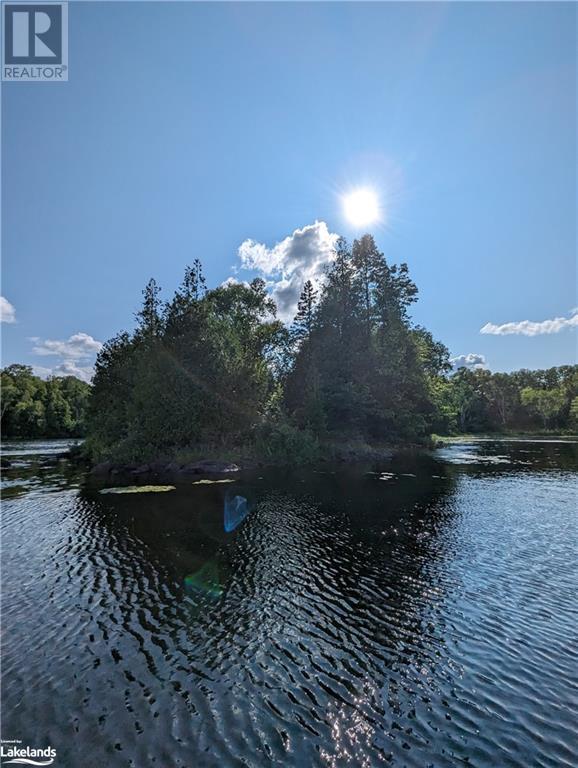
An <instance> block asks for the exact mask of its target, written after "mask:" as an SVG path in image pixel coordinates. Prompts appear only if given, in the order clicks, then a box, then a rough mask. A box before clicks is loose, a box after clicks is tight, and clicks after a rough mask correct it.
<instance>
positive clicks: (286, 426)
mask: <svg viewBox="0 0 578 768" xmlns="http://www.w3.org/2000/svg"><path fill="white" fill-rule="evenodd" d="M255 450H256V453H257V455H259V456H262V457H263V458H266V459H272V460H274V461H279V462H290V463H292V464H306V463H308V462H310V461H315V460H317V459H318V458H319V456H320V446H319V442H318V440H317V438H316V437H315V436H314V435H313V434H312V433H311V432H309V430H306V429H298V428H297V427H295V426H294V425H293V424H290V423H289V422H287V421H280V422H278V423H276V424H266V425H264V426H262V427H260V428H259V429H258V431H257V435H256V440H255Z"/></svg>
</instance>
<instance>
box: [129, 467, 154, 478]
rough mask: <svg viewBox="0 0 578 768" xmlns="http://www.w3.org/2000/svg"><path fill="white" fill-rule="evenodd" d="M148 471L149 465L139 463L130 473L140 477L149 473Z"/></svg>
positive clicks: (149, 469)
mask: <svg viewBox="0 0 578 768" xmlns="http://www.w3.org/2000/svg"><path fill="white" fill-rule="evenodd" d="M150 473H151V467H150V465H149V464H141V466H140V467H137V468H136V469H133V471H132V472H131V475H135V476H136V477H142V476H143V475H150Z"/></svg>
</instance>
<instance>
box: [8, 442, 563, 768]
mask: <svg viewBox="0 0 578 768" xmlns="http://www.w3.org/2000/svg"><path fill="white" fill-rule="evenodd" d="M575 459H576V446H567V445H566V446H560V445H557V444H548V445H540V446H538V447H536V444H534V443H525V444H522V443H520V444H515V445H509V444H508V445H505V444H504V443H499V444H497V443H496V444H493V445H492V444H489V443H483V444H481V443H472V444H468V445H459V446H450V447H448V448H444V449H441V450H440V451H435V452H432V453H431V454H429V455H428V454H421V455H416V456H400V457H397V458H395V459H393V460H392V461H391V462H388V463H387V465H378V466H375V465H372V466H369V465H368V466H359V465H358V466H355V467H348V466H344V465H339V466H331V465H323V466H320V467H314V468H304V469H298V470H283V469H267V470H259V471H255V472H250V473H243V475H242V476H241V477H239V478H238V479H237V480H236V482H235V483H231V484H228V485H226V486H224V485H219V484H216V485H195V486H193V485H192V484H191V485H179V486H177V487H176V489H175V490H174V491H171V492H166V493H142V494H125V495H115V494H107V495H102V494H99V493H98V489H97V488H91V487H89V486H86V487H82V488H81V489H80V491H77V490H76V488H75V485H76V483H77V479H78V478H77V476H76V475H75V474H74V473H72V474H71V475H69V476H67V475H66V470H64V471H63V472H61V473H60V476H58V471H52V470H51V471H48V470H47V472H46V473H45V474H42V473H43V470H41V469H40V468H39V466H37V467H36V470H35V471H37V473H39V476H40V477H41V480H40V481H38V482H39V483H40V485H39V486H38V487H36V486H34V490H31V491H29V492H28V493H26V494H24V495H23V496H22V497H20V498H15V499H13V501H12V502H11V503H12V504H13V505H14V506H12V507H11V508H10V509H9V510H8V512H7V513H6V515H5V519H4V520H3V534H4V536H5V537H6V538H7V539H8V542H9V543H8V546H7V548H6V549H5V552H6V555H5V557H4V562H3V571H4V578H5V584H6V585H7V586H6V587H5V592H4V598H5V600H4V602H5V605H4V613H5V616H4V620H5V622H6V621H7V622H9V626H10V633H9V638H8V641H6V643H5V648H4V658H5V662H4V693H3V697H4V702H5V708H4V712H5V723H4V726H5V733H8V731H10V733H15V734H17V735H16V737H17V738H26V739H29V740H30V742H34V741H40V742H47V743H51V744H53V745H55V746H56V748H57V749H58V750H59V755H60V757H61V759H62V760H63V764H66V765H69V764H70V765H76V764H79V763H78V761H79V759H80V757H79V756H80V755H83V754H90V755H91V759H92V761H93V764H95V765H96V764H107V765H111V766H124V765H133V766H139V767H140V766H142V765H149V764H152V762H153V758H154V762H155V763H156V764H160V765H174V766H186V767H187V768H188V767H189V766H191V765H203V766H213V765H214V766H222V765H225V766H229V765H242V764H245V765H249V766H261V765H263V764H277V765H283V766H286V765H292V766H303V765H318V764H319V765H329V766H336V767H337V766H342V765H352V766H361V765H363V766H373V765H383V764H384V763H385V764H388V763H391V764H397V765H416V766H417V765H426V764H427V763H428V761H429V762H430V763H433V764H435V765H436V766H453V765H455V764H457V763H458V764H459V763H461V762H462V761H465V760H466V759H467V760H469V761H470V764H471V765H480V766H486V765H487V766H490V765H497V764H500V765H518V764H519V765H528V764H532V765H538V766H539V765H548V764H552V765H553V764H554V763H553V762H552V763H549V762H548V760H547V758H546V757H545V755H547V754H548V751H547V749H545V748H544V746H543V741H544V737H542V736H541V735H540V734H539V733H538V735H537V736H536V739H535V740H532V738H531V737H530V736H529V735H528V731H529V730H531V727H530V724H531V722H532V721H533V717H534V714H533V713H534V711H535V712H536V715H535V716H536V717H538V718H539V717H542V718H544V717H546V718H547V717H548V715H546V714H545V713H544V711H542V709H541V708H540V703H538V702H535V701H534V699H533V698H532V695H533V692H532V691H530V690H528V687H530V688H531V687H532V686H536V680H535V679H534V674H535V667H534V665H536V666H538V662H539V663H540V664H541V673H540V674H541V675H542V677H543V678H544V680H545V681H546V682H547V685H548V686H549V688H548V689H549V690H550V689H553V688H552V686H554V683H556V681H558V689H559V690H560V691H561V693H560V696H563V695H566V694H565V691H566V688H565V685H566V683H565V679H566V678H565V674H566V666H565V665H566V664H567V661H566V658H567V657H566V654H567V649H566V647H565V646H561V647H560V650H559V658H562V659H564V661H563V663H562V664H561V662H560V661H559V658H558V659H557V660H554V659H553V658H552V659H550V656H548V658H547V659H545V656H544V654H545V653H547V651H544V650H542V646H541V645H540V643H541V642H542V641H541V639H540V638H541V637H542V636H543V637H544V638H546V639H547V640H548V643H549V645H548V647H550V648H551V647H552V643H553V642H554V644H555V643H556V642H558V641H557V640H555V639H553V638H552V637H550V636H549V635H548V633H547V632H546V629H545V625H544V626H543V625H542V624H540V622H541V621H543V618H542V617H543V616H544V615H545V613H544V612H545V611H547V610H549V608H548V606H547V604H543V603H542V602H539V603H537V604H536V614H535V615H534V613H532V614H531V615H530V614H529V615H528V616H524V617H523V618H524V620H525V621H526V622H530V625H532V626H533V629H532V631H531V633H530V635H531V636H530V635H529V636H528V637H527V636H526V634H525V630H523V628H522V629H519V627H520V626H522V627H523V626H524V622H520V615H521V614H520V611H524V610H526V606H531V605H532V602H531V599H530V598H529V597H528V596H527V595H526V592H525V591H524V590H526V589H528V588H529V587H527V584H526V582H527V579H528V574H530V575H531V576H532V577H534V576H536V579H539V578H543V577H542V576H541V571H540V572H539V571H537V572H536V574H533V573H532V566H528V564H527V562H526V561H525V560H524V558H525V557H526V556H527V551H528V548H529V547H531V546H534V544H535V539H536V538H538V539H539V540H541V537H542V536H543V537H544V540H548V541H550V544H549V546H550V548H551V547H552V540H553V538H552V530H551V529H550V528H548V529H544V532H543V533H542V531H541V529H540V528H539V527H538V528H534V529H533V539H529V540H528V541H526V540H525V539H524V538H523V534H517V538H516V539H515V540H512V541H510V540H508V539H507V529H506V533H505V534H504V532H503V531H504V529H503V528H502V527H501V526H503V525H506V524H507V526H510V527H512V528H513V527H514V526H515V525H520V526H522V527H521V529H520V530H522V531H523V530H524V526H526V527H527V525H528V523H527V521H526V520H525V519H522V520H519V515H520V512H519V509H520V508H521V507H520V503H521V502H520V500H521V499H522V498H524V499H525V498H526V494H527V492H528V489H529V488H530V489H531V488H535V489H538V490H537V492H536V493H534V496H536V497H537V494H538V493H539V491H540V490H541V489H542V484H543V483H546V482H547V483H552V482H553V481H552V480H551V478H552V477H555V478H556V483H555V484H554V486H552V487H549V486H547V488H548V493H547V498H549V499H551V500H552V502H553V503H554V504H556V505H557V507H556V509H560V510H563V504H565V503H566V501H567V498H568V489H567V484H566V483H567V475H569V473H570V472H571V469H572V461H575ZM62 469H64V468H62ZM10 471H12V470H10ZM13 471H14V473H15V477H14V478H13V479H15V480H18V472H20V473H21V475H22V472H24V470H19V469H18V468H15V469H14V470H13ZM26 471H29V470H26ZM559 477H560V478H561V479H559ZM574 477H575V476H574ZM31 482H32V481H31ZM488 482H491V483H492V486H491V488H492V491H491V494H492V495H488V488H487V483H488ZM528 484H529V485H528ZM42 489H43V495H42V496H41V495H40V492H41V490H42ZM524 503H525V502H524ZM500 516H501V517H500ZM542 518H543V516H542V517H540V520H542ZM552 523H554V521H552ZM559 523H560V521H559V520H558V522H557V524H558V525H559ZM545 524H549V521H546V523H545ZM498 536H502V539H503V540H499V539H498ZM522 545H523V546H522ZM516 547H518V548H519V552H518V551H517V549H516ZM565 554H566V550H565V549H564V543H563V542H562V541H561V543H560V544H559V546H558V547H557V549H556V550H555V551H554V552H552V550H551V549H550V551H549V554H548V558H549V563H550V562H552V560H555V559H556V557H562V556H563V555H564V556H565ZM533 556H534V557H537V558H538V561H539V558H540V555H539V550H538V554H537V555H533ZM522 565H523V567H522ZM538 565H540V562H538ZM548 567H550V566H548ZM524 568H525V569H526V570H525V571H524ZM501 585H506V586H507V590H506V591H503V592H502V591H501V589H502V586H501ZM23 588H24V591H22V589H23ZM558 588H559V592H560V595H561V596H563V597H564V596H565V595H566V588H567V585H566V582H560V584H559V585H558ZM568 594H570V593H569V592H568ZM523 595H526V596H525V597H524V599H523V601H522V602H520V601H521V600H522V596H523ZM498 598H499V599H498ZM564 599H566V598H565V597H564ZM520 605H522V606H523V607H522V608H521V607H520ZM504 606H507V607H508V612H505V608H504ZM528 610H530V608H528ZM532 610H533V609H532ZM560 615H561V616H563V614H562V612H560ZM497 617H501V618H500V619H499V621H498V618H497ZM550 621H552V620H551V619H550ZM560 621H563V619H561V620H560ZM532 622H534V624H535V625H533V624H532ZM510 623H511V626H510ZM473 626H475V627H476V628H475V631H472V627H473ZM503 627H508V630H507V635H508V636H507V638H506V639H505V640H504V641H502V634H501V633H502V632H503V631H504V630H503ZM532 632H533V634H532ZM541 632H542V634H540V633H541ZM560 632H561V628H560V627H557V628H556V634H555V636H554V637H555V638H557V637H558V636H559V634H560ZM39 633H40V634H41V636H42V648H41V647H40V646H39V645H38V644H37V642H35V638H37V637H38V636H39ZM506 640H507V642H506ZM488 643H490V644H489V645H488ZM516 643H519V648H520V650H521V651H523V652H521V654H520V656H519V657H518V656H517V657H516V659H518V660H517V661H516V662H515V663H514V661H513V659H512V657H511V655H510V654H511V649H512V648H514V647H518V646H517V645H516ZM544 647H546V646H544ZM490 649H494V650H492V651H490ZM47 651H48V653H47ZM23 659H26V662H25V663H24V662H23ZM516 665H518V666H519V669H517V667H516ZM498 673H499V674H500V675H501V676H502V680H503V681H504V682H507V685H506V686H505V688H503V690H502V691H500V690H497V689H495V687H494V684H493V682H492V681H493V680H494V679H495V678H496V674H498ZM518 673H519V674H518ZM522 673H523V674H522ZM513 675H516V676H515V677H513ZM524 675H525V676H526V678H527V681H529V683H528V684H527V682H525V679H523V678H524ZM558 678H560V679H558ZM561 681H562V682H561ZM554 687H555V686H554ZM512 690H514V691H515V692H516V695H517V697H518V698H515V697H514V699H513V700H512V698H511V697H512V695H513V694H512V693H511V691H512ZM513 701H515V702H516V706H517V707H518V709H516V708H515V707H514V708H513V706H512V705H513ZM520 702H521V703H520ZM550 704H551V703H550ZM512 711H515V712H521V714H519V715H518V714H517V715H516V718H517V719H514V720H512V717H511V712H512ZM495 718H498V721H496V719H495ZM501 722H503V723H504V726H503V732H502V730H500V727H499V726H498V723H501ZM548 725H549V727H552V723H551V722H549V723H548ZM152 726H154V727H152ZM490 726H491V727H490ZM492 728H493V732H492ZM554 728H555V729H558V730H557V735H556V737H555V742H556V744H557V745H558V746H556V747H555V748H553V747H552V745H550V750H552V749H554V752H553V754H554V753H555V757H556V759H559V758H560V759H561V760H562V761H563V760H564V759H566V758H567V757H568V754H567V752H568V750H570V751H571V748H570V747H569V746H568V744H567V735H566V721H565V719H564V718H563V717H561V715H560V714H559V713H558V715H557V721H556V724H555V725H554ZM538 730H539V729H538ZM9 737H10V738H12V736H9ZM508 740H509V741H508ZM512 750H514V752H515V751H516V750H517V751H518V753H519V754H520V755H522V756H523V761H520V762H516V760H512V759H509V758H507V757H505V756H506V755H508V754H512ZM565 750H566V751H565ZM524 761H525V762H524ZM528 761H529V762H528ZM558 764H564V763H563V762H559V763H558Z"/></svg>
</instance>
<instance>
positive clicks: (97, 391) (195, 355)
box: [2, 235, 578, 461]
mask: <svg viewBox="0 0 578 768" xmlns="http://www.w3.org/2000/svg"><path fill="white" fill-rule="evenodd" d="M417 296H418V290H417V287H416V285H415V283H414V282H413V280H412V279H411V277H410V274H409V270H408V267H407V265H406V264H398V265H397V264H392V263H390V262H389V261H388V260H387V259H386V258H385V256H384V255H383V253H381V252H380V251H379V250H378V248H377V246H376V243H375V241H374V239H373V238H372V237H371V235H364V236H363V237H361V238H360V239H359V240H355V241H354V242H353V244H352V245H351V246H350V245H349V244H348V243H347V242H346V241H345V240H343V239H341V240H339V241H338V242H337V244H336V247H335V252H334V255H333V259H332V261H331V262H330V264H329V266H328V267H327V269H326V273H325V275H324V278H323V280H322V281H320V282H319V283H318V284H316V285H314V284H313V282H312V281H311V280H307V281H306V282H305V283H304V285H303V289H302V292H301V296H300V297H299V301H298V304H297V313H296V316H295V318H294V321H293V323H291V324H290V325H289V326H285V325H284V324H283V323H281V322H280V321H279V320H278V319H277V317H276V311H277V308H276V306H275V303H274V301H273V300H272V298H271V297H270V295H269V294H268V292H267V286H266V284H265V282H264V281H263V280H261V279H259V278H256V279H255V280H253V281H252V282H251V283H250V284H246V283H237V282H227V283H226V284H224V285H222V286H220V287H218V288H213V289H208V288H207V286H206V282H205V278H204V276H203V271H202V267H201V263H200V262H199V261H198V260H196V261H194V262H193V264H192V265H191V266H188V267H186V269H185V273H184V277H183V281H182V283H181V284H180V285H179V286H178V287H177V289H176V291H175V292H174V294H173V296H172V298H170V299H169V300H168V301H163V299H162V298H161V289H160V287H159V286H158V285H157V283H156V281H155V280H154V279H151V280H150V281H149V282H148V283H147V285H146V286H145V288H144V290H143V301H142V306H141V308H140V309H139V310H138V311H137V312H136V314H135V320H136V324H135V328H134V330H133V331H132V332H130V333H129V332H127V331H122V332H120V333H119V334H117V335H116V336H115V337H114V338H112V339H110V340H109V341H108V342H106V344H104V346H103V347H102V349H101V351H100V352H99V354H98V357H97V360H96V366H95V376H94V379H93V385H92V387H89V386H88V385H86V384H84V383H82V382H80V381H78V380H77V379H74V378H72V377H65V378H52V379H49V380H48V381H42V380H41V379H39V378H38V377H35V376H33V374H32V370H31V369H30V368H28V367H26V366H10V367H9V368H6V369H4V371H3V372H2V387H3V410H2V432H3V434H5V435H10V436H26V437H34V436H66V435H80V434H83V432H84V431H85V429H86V432H87V437H88V439H87V450H88V452H89V453H90V455H91V456H92V457H93V458H94V459H100V458H115V459H117V460H121V461H122V460H128V461H132V460H140V459H143V460H146V459H149V458H152V457H156V456H159V455H163V456H167V455H175V454H178V453H179V451H183V450H184V451H187V450H193V451H195V450H197V449H198V450H203V449H205V448H207V447H213V448H214V449H215V450H216V451H227V450H228V449H231V448H235V449H237V450H239V451H247V452H249V453H250V452H254V453H258V454H264V455H266V456H274V457H278V458H295V457H297V458H298V459H300V460H309V459H311V458H313V457H314V456H315V455H318V451H319V447H320V446H323V445H333V444H336V443H339V442H340V441H341V442H343V443H349V442H355V441H359V442H363V443H364V444H366V445H367V444H368V445H376V444H382V443H388V442H390V443H391V442H398V443H399V442H407V441H413V442H419V441H422V440H424V439H425V438H427V437H428V436H429V435H430V434H431V433H432V432H436V433H439V434H452V433H457V432H470V433H472V432H508V431H526V432H532V431H540V430H542V431H549V430H558V431H567V430H572V429H576V428H578V366H561V367H559V368H552V369H549V370H547V371H524V370H522V371H517V372H515V373H509V374H506V373H491V372H490V371H488V370H485V369H478V370H471V369H468V368H462V369H460V370H459V371H457V372H454V373H452V370H451V365H450V361H449V354H448V350H447V348H446V347H445V346H444V344H443V343H441V342H440V341H437V340H436V339H434V337H433V336H432V334H431V333H430V332H429V331H428V330H427V329H426V328H424V327H422V326H419V325H415V324H414V323H413V322H412V320H411V317H410V309H411V306H412V304H413V303H414V302H415V301H416V300H417ZM89 392H90V398H89ZM87 404H88V410H87Z"/></svg>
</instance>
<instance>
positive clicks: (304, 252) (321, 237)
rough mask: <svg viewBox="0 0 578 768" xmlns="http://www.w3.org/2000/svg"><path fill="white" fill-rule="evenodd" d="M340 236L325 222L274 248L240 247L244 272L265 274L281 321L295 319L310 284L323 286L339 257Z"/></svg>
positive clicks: (246, 244) (252, 243) (249, 243)
mask: <svg viewBox="0 0 578 768" xmlns="http://www.w3.org/2000/svg"><path fill="white" fill-rule="evenodd" d="M338 237H339V236H338V235H336V234H333V233H331V232H329V230H328V228H327V224H326V223H325V222H324V221H316V222H315V223H314V224H308V225H307V226H305V227H303V228H302V229H296V230H295V231H294V232H293V234H291V235H289V236H288V237H286V238H285V239H284V240H282V241H281V242H280V243H276V244H275V245H274V246H273V247H272V248H269V247H268V246H266V245H264V244H263V243H257V242H255V240H245V241H244V242H243V243H241V245H240V246H239V251H238V255H239V258H240V260H241V265H242V268H243V269H252V270H256V271H257V272H259V273H261V275H262V276H263V277H265V278H269V279H268V280H267V287H268V288H269V291H270V292H271V295H272V297H273V298H274V299H275V303H276V304H277V308H278V311H279V317H280V318H281V319H282V320H284V321H289V320H291V319H293V317H294V315H295V313H296V311H297V301H298V299H299V294H300V293H301V289H302V288H303V284H304V283H305V281H306V280H311V281H313V282H314V283H316V284H319V283H320V282H322V280H323V277H324V272H325V267H326V266H327V265H328V264H329V263H330V262H331V261H333V259H334V257H335V244H336V242H337V240H338Z"/></svg>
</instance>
